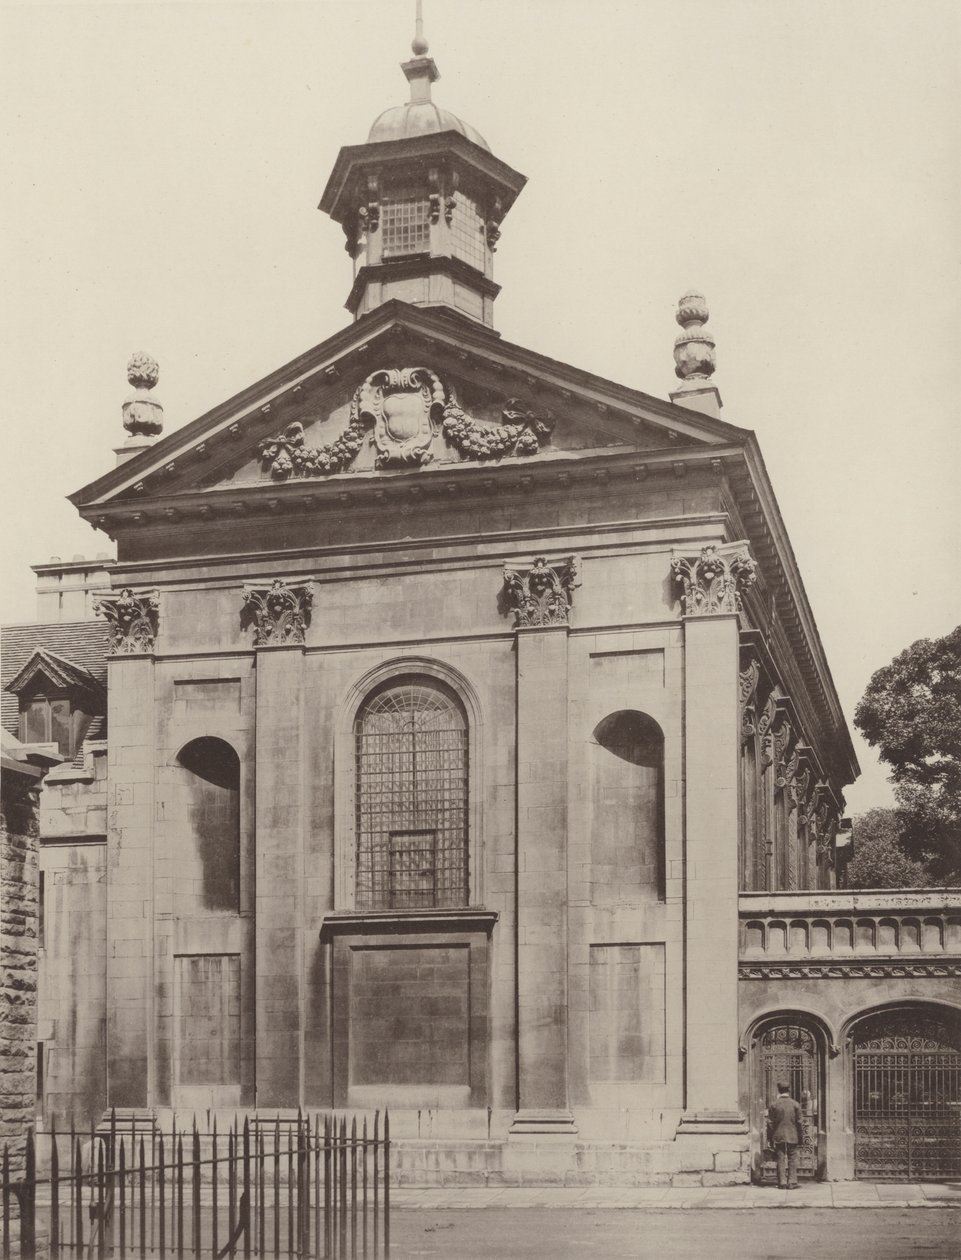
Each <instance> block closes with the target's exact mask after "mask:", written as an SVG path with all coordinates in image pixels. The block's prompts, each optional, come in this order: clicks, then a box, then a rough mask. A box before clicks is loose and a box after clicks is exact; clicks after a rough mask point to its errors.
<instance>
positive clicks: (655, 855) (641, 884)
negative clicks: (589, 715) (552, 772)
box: [591, 709, 664, 902]
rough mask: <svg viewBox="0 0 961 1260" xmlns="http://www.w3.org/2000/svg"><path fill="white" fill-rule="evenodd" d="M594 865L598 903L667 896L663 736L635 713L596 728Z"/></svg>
mask: <svg viewBox="0 0 961 1260" xmlns="http://www.w3.org/2000/svg"><path fill="white" fill-rule="evenodd" d="M593 738H594V744H595V748H596V751H594V752H593V756H592V774H591V782H592V793H591V795H592V801H591V813H592V824H591V864H592V868H593V884H594V901H595V902H604V901H619V900H623V899H625V898H628V899H630V898H631V897H632V896H637V895H638V894H640V895H642V896H644V895H646V896H651V895H652V894H653V896H655V897H657V898H659V899H663V897H664V735H663V732H662V731H661V728H660V727H659V726H658V724H657V723H656V722H655V721H654V719H653V718H651V717H648V715H647V714H646V713H638V712H637V711H635V710H634V709H621V710H620V711H619V712H617V713H610V714H608V716H607V717H605V718H604V719H603V720H602V721H600V722H598V724H597V726H596V727H595V728H594V737H593Z"/></svg>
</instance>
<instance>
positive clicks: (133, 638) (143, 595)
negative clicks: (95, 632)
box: [93, 587, 160, 656]
mask: <svg viewBox="0 0 961 1260" xmlns="http://www.w3.org/2000/svg"><path fill="white" fill-rule="evenodd" d="M93 610H94V612H95V613H99V614H100V616H101V617H106V619H107V621H109V622H110V647H109V648H108V653H109V655H110V656H134V655H138V654H140V653H143V652H152V651H153V649H154V644H155V642H156V639H157V622H158V616H159V612H160V597H159V596H158V594H157V592H156V591H141V592H140V593H139V594H135V593H134V592H133V591H132V590H131V589H130V588H129V587H124V588H123V589H122V590H120V591H118V592H117V593H116V594H115V595H101V596H100V598H99V599H98V600H97V601H96V603H95V604H94V606H93Z"/></svg>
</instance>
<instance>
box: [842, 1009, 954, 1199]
mask: <svg viewBox="0 0 961 1260" xmlns="http://www.w3.org/2000/svg"><path fill="white" fill-rule="evenodd" d="M851 1051H852V1058H853V1109H854V1115H853V1124H854V1176H855V1177H856V1178H859V1179H861V1180H867V1181H938V1180H941V1179H944V1178H949V1177H950V1178H954V1177H958V1176H961V1015H959V1013H958V1012H955V1011H951V1010H948V1009H946V1008H943V1007H942V1008H939V1007H935V1006H917V1007H902V1008H897V1009H893V1010H888V1011H878V1012H875V1013H874V1014H872V1015H868V1016H866V1017H865V1018H864V1019H862V1020H859V1021H858V1023H857V1024H856V1025H855V1026H854V1029H853V1031H852V1033H851Z"/></svg>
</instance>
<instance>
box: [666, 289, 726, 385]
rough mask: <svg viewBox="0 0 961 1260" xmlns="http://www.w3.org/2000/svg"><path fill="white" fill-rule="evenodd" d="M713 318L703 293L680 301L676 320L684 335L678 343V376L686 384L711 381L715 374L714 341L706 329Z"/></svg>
mask: <svg viewBox="0 0 961 1260" xmlns="http://www.w3.org/2000/svg"><path fill="white" fill-rule="evenodd" d="M709 315H710V311H709V310H708V308H707V302H706V301H705V300H704V295H703V294H702V293H696V292H694V291H693V290H691V291H690V292H688V293H685V294H684V296H683V297H681V298H680V299H679V300H678V303H677V315H676V316H675V318H676V319H677V322H678V323H679V324H680V325H681V328H682V330H683V331H681V332H679V333H678V334H677V336H676V337H675V339H674V363H675V368H674V372H675V375H677V376H679V377H680V379H681V380H682V381H685V382H686V381H709V380H710V379H711V377H712V376H713V374H714V368H715V367H716V366H717V364H716V360H715V357H714V338H713V337H712V336H711V334H710V333H709V332H708V331H707V330H706V329H705V327H704V325H705V324H706V323H707V319H708V316H709Z"/></svg>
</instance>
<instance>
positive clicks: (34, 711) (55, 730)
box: [20, 696, 77, 757]
mask: <svg viewBox="0 0 961 1260" xmlns="http://www.w3.org/2000/svg"><path fill="white" fill-rule="evenodd" d="M72 717H73V715H72V713H71V707H70V700H69V698H68V697H67V696H31V697H27V696H23V697H21V701H20V739H21V741H22V742H23V743H24V744H56V745H57V751H58V752H59V753H60V755H61V756H63V757H72V756H73V755H74V753H75V752H76V751H77V749H76V746H75V740H74V722H73V721H72Z"/></svg>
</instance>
